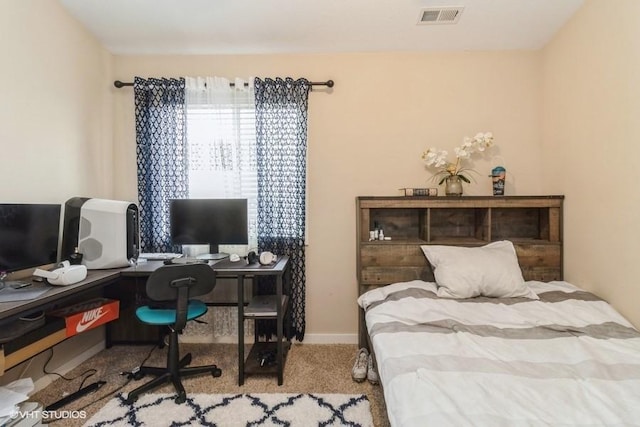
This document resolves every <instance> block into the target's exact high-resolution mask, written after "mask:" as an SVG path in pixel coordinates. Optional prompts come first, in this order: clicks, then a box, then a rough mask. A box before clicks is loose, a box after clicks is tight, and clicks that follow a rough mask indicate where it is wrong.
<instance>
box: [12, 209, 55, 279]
mask: <svg viewBox="0 0 640 427" xmlns="http://www.w3.org/2000/svg"><path fill="white" fill-rule="evenodd" d="M60 211H61V205H54V204H20V203H2V204H0V272H12V271H18V270H25V269H27V268H32V267H39V266H43V265H46V264H52V263H55V262H57V261H58V240H59V237H60Z"/></svg>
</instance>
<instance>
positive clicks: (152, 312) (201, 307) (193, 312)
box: [136, 300, 207, 325]
mask: <svg viewBox="0 0 640 427" xmlns="http://www.w3.org/2000/svg"><path fill="white" fill-rule="evenodd" d="M206 312H207V305H206V304H205V303H203V302H202V301H200V300H190V301H189V304H188V305H187V320H193V319H197V318H198V317H200V316H202V315H203V314H205V313H206ZM136 316H138V319H140V321H142V322H144V323H147V324H149V325H173V324H174V323H176V310H175V309H172V308H152V307H149V306H148V305H145V306H143V307H138V308H137V309H136Z"/></svg>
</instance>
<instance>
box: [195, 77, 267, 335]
mask: <svg viewBox="0 0 640 427" xmlns="http://www.w3.org/2000/svg"><path fill="white" fill-rule="evenodd" d="M185 83H186V85H185V103H186V111H187V125H186V129H187V138H186V140H187V150H188V151H187V152H188V159H189V160H188V168H187V169H188V177H189V186H188V188H189V190H188V197H189V198H246V199H248V216H249V217H248V224H249V244H248V245H246V246H245V245H220V251H222V252H228V253H237V254H240V255H246V253H247V252H248V251H249V250H256V248H257V226H256V221H257V209H258V201H257V196H258V181H257V168H256V115H255V92H254V88H253V79H248V80H242V79H235V80H234V81H233V82H232V81H230V80H228V79H225V78H221V77H186V78H185ZM232 83H233V84H232ZM203 250H204V251H205V252H206V251H207V249H206V248H205V249H203ZM230 286H232V287H235V284H234V283H232V284H230ZM236 311H237V310H236V308H235V307H233V308H224V307H216V309H215V310H210V311H209V313H210V314H209V316H212V319H210V320H212V321H213V324H214V327H213V333H214V335H215V336H219V335H224V336H235V335H236V334H237V331H238V329H237V316H236ZM252 323H253V322H247V324H246V325H245V331H246V333H247V334H248V335H252V334H253V325H252ZM190 329H193V330H194V331H193V334H192V333H188V334H189V335H193V337H194V338H195V337H197V336H201V335H202V334H203V333H204V334H205V335H211V331H212V328H211V325H198V324H196V323H194V322H192V324H191V326H190Z"/></svg>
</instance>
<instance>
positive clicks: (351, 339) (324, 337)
mask: <svg viewBox="0 0 640 427" xmlns="http://www.w3.org/2000/svg"><path fill="white" fill-rule="evenodd" d="M302 343H303V344H358V334H304V341H302Z"/></svg>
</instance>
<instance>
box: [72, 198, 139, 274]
mask: <svg viewBox="0 0 640 427" xmlns="http://www.w3.org/2000/svg"><path fill="white" fill-rule="evenodd" d="M64 227H65V230H64V234H65V239H63V257H64V256H65V255H67V256H68V255H69V253H65V252H69V251H70V249H71V247H73V250H75V247H77V248H78V251H79V252H80V253H81V254H82V264H84V265H86V266H87V268H88V269H94V270H95V269H108V268H119V267H127V266H128V265H130V262H131V260H132V259H134V258H135V257H137V255H138V249H139V247H140V238H139V223H138V207H137V206H136V205H135V204H134V203H131V202H126V201H119V200H105V199H85V198H74V199H71V200H69V202H67V205H66V206H65V224H64ZM76 236H77V237H76Z"/></svg>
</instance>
